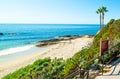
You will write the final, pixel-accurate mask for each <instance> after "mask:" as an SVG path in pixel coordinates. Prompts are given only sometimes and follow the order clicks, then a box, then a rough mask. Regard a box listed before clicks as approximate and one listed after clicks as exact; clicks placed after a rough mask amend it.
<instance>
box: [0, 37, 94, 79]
mask: <svg viewBox="0 0 120 79" xmlns="http://www.w3.org/2000/svg"><path fill="white" fill-rule="evenodd" d="M92 41H93V38H89V37H87V36H84V37H81V38H76V39H73V40H71V43H69V42H70V41H61V42H60V43H58V44H56V45H52V46H50V47H49V48H48V49H47V50H45V51H42V52H40V53H35V54H30V55H28V56H26V57H23V58H19V59H17V60H14V61H10V62H5V63H2V64H0V78H1V77H3V76H5V75H7V74H9V73H12V72H14V71H16V70H18V69H19V68H22V67H25V66H27V65H29V64H32V63H33V62H34V61H35V60H37V59H42V58H45V57H50V58H52V59H53V58H55V57H56V58H63V59H65V60H66V59H67V58H70V57H72V56H73V55H74V54H75V53H76V52H78V51H80V50H81V49H82V48H83V47H86V46H88V45H89V44H90V43H92Z"/></svg>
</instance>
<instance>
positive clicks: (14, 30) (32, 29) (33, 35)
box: [0, 24, 99, 53]
mask: <svg viewBox="0 0 120 79" xmlns="http://www.w3.org/2000/svg"><path fill="white" fill-rule="evenodd" d="M98 30H99V25H97V24H0V33H3V34H4V35H0V51H3V50H6V49H11V48H17V47H22V46H27V45H33V44H36V43H37V42H38V41H41V40H47V39H54V38H55V37H57V36H65V35H86V34H91V35H95V34H96V33H97V31H98ZM0 53H1V52H0ZM2 53H4V52H2Z"/></svg>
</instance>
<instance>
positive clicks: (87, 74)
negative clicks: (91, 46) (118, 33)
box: [64, 44, 119, 79]
mask: <svg viewBox="0 0 120 79" xmlns="http://www.w3.org/2000/svg"><path fill="white" fill-rule="evenodd" d="M117 46H118V45H117V44H116V45H114V46H113V47H111V48H110V49H108V50H107V51H105V52H104V55H102V56H101V57H102V58H103V63H102V64H104V56H105V55H106V54H108V52H111V51H114V50H119V49H115V48H116V47H117ZM99 58H100V56H98V57H96V58H95V59H99ZM95 59H94V60H95ZM111 61H112V60H109V61H108V63H107V64H109V63H110V62H111ZM107 64H106V65H107ZM106 65H104V66H103V68H102V69H104V67H105V66H106ZM83 72H84V73H85V74H84V75H83V76H82V74H81V73H83ZM102 74H103V70H102ZM76 75H79V77H81V79H85V78H86V79H89V70H82V69H81V67H78V68H77V70H75V71H74V72H72V73H71V74H70V75H68V76H67V77H65V78H64V79H71V78H73V77H75V76H76Z"/></svg>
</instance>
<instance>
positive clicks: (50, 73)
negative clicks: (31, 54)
mask: <svg viewBox="0 0 120 79" xmlns="http://www.w3.org/2000/svg"><path fill="white" fill-rule="evenodd" d="M100 38H102V39H109V40H110V41H111V42H112V41H114V40H118V39H120V20H114V19H112V20H110V22H109V23H108V24H107V25H106V26H105V27H104V28H102V29H101V30H100V32H99V33H98V34H97V35H95V37H94V41H93V43H92V45H90V46H89V47H87V48H84V49H83V50H81V51H80V52H77V53H76V54H75V55H74V56H73V57H72V58H69V59H67V60H66V61H64V60H63V59H56V58H55V59H54V60H51V59H50V58H45V59H39V60H37V61H36V62H34V63H33V64H32V65H28V66H26V67H25V68H21V69H19V70H17V71H16V72H14V73H11V74H9V75H7V76H5V77H3V79H60V78H64V77H66V76H67V75H68V74H70V73H71V72H73V71H74V70H75V69H76V68H77V67H78V66H81V67H82V68H83V69H89V68H90V67H91V65H92V64H93V63H94V60H95V59H96V57H98V55H99V46H100V45H99V40H100ZM111 45H112V44H111Z"/></svg>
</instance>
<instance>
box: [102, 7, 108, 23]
mask: <svg viewBox="0 0 120 79" xmlns="http://www.w3.org/2000/svg"><path fill="white" fill-rule="evenodd" d="M101 10H102V24H103V25H104V15H105V12H108V10H107V8H106V7H104V6H102V7H101Z"/></svg>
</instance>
